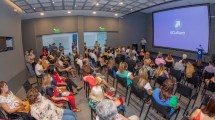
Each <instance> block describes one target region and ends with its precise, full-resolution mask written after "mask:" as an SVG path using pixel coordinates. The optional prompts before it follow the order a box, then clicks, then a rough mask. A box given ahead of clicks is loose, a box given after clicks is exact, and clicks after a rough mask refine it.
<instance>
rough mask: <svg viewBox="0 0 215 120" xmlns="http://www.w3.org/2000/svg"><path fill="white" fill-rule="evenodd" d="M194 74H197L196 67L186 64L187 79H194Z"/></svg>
mask: <svg viewBox="0 0 215 120" xmlns="http://www.w3.org/2000/svg"><path fill="white" fill-rule="evenodd" d="M194 72H195V69H194V66H193V65H192V64H191V63H187V64H186V77H187V78H192V76H193V73H194Z"/></svg>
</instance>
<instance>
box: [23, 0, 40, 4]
mask: <svg viewBox="0 0 215 120" xmlns="http://www.w3.org/2000/svg"><path fill="white" fill-rule="evenodd" d="M26 2H28V3H29V4H36V3H38V1H37V0H28V1H26Z"/></svg>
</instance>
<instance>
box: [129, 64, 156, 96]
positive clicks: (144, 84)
mask: <svg viewBox="0 0 215 120" xmlns="http://www.w3.org/2000/svg"><path fill="white" fill-rule="evenodd" d="M132 84H133V85H134V86H136V87H137V88H138V89H140V90H146V93H147V94H145V97H146V98H147V97H149V95H152V94H153V90H152V87H151V85H150V83H149V77H148V72H147V69H146V68H141V69H140V70H139V73H138V76H136V77H135V78H134V79H133V81H132Z"/></svg>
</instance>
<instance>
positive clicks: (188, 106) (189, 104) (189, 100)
mask: <svg viewBox="0 0 215 120" xmlns="http://www.w3.org/2000/svg"><path fill="white" fill-rule="evenodd" d="M190 101H191V99H189V102H188V105H187V107H186V108H185V110H184V113H183V115H184V114H185V112H186V111H187V108H188V107H189V105H190Z"/></svg>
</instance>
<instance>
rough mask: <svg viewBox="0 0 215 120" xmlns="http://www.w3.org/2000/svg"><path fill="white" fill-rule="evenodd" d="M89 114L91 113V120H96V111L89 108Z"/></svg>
mask: <svg viewBox="0 0 215 120" xmlns="http://www.w3.org/2000/svg"><path fill="white" fill-rule="evenodd" d="M90 113H91V116H90V117H91V120H95V119H96V111H95V110H93V109H92V108H90Z"/></svg>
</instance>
